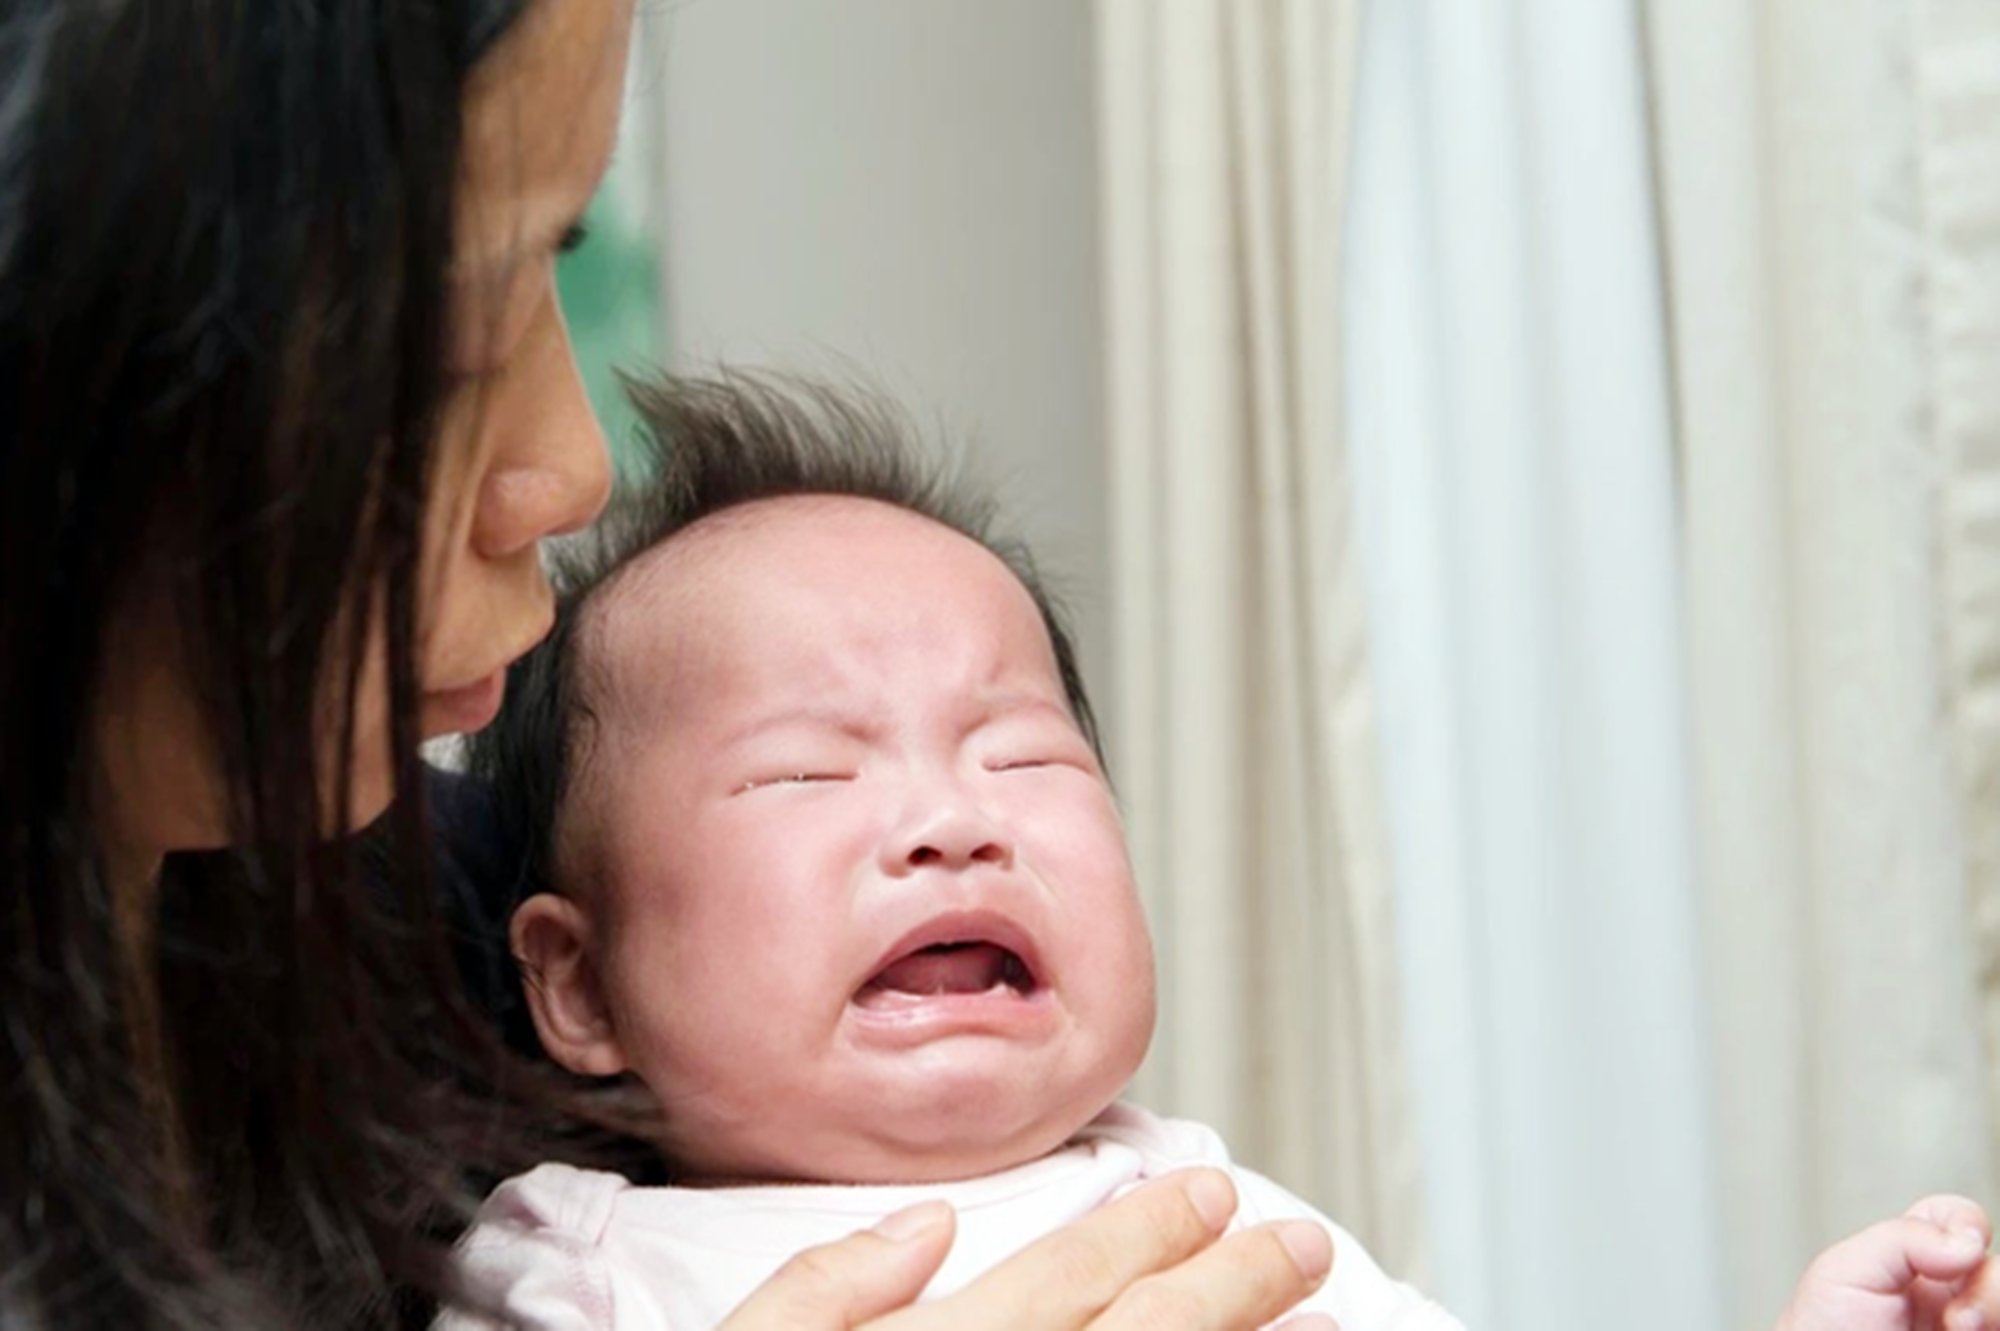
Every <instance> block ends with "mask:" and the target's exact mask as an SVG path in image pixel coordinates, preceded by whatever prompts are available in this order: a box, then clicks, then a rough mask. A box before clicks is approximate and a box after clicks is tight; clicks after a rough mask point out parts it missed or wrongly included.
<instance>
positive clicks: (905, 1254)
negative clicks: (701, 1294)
mask: <svg viewBox="0 0 2000 1331" xmlns="http://www.w3.org/2000/svg"><path fill="white" fill-rule="evenodd" d="M956 1228H957V1218H956V1216H955V1215H954V1214H953V1212H952V1210H951V1208H950V1207H949V1206H946V1205H945V1204H944V1203H943V1202H926V1203H924V1204H923V1205H921V1206H913V1207H910V1208H909V1209H907V1210H904V1211H898V1212H897V1213H896V1214H894V1215H892V1216H890V1217H889V1218H888V1219H886V1220H884V1221H883V1222H882V1223H881V1224H879V1225H877V1226H876V1227H875V1228H874V1229H872V1230H868V1231H866V1232H864V1233H860V1234H850V1235H848V1236H847V1237H846V1238H844V1239H842V1240H840V1241H839V1242H838V1243H829V1244H826V1245H825V1246H823V1247H818V1248H809V1249H807V1250H806V1251H805V1252H802V1253H800V1254H799V1255H798V1256H796V1257H794V1258H792V1260H790V1261H789V1262H786V1263H785V1265H784V1266H783V1267H781V1268H780V1269H779V1271H778V1273H777V1274H776V1275H774V1276H772V1277H771V1278H770V1279H769V1280H767V1281H765V1282H764V1283H763V1285H761V1286H760V1287H759V1288H758V1290H757V1292H756V1293H754V1294H752V1295H751V1296H750V1297H749V1298H748V1299H746V1300H744V1302H743V1305H742V1306H741V1307H739V1308H738V1309H737V1310H736V1311H735V1312H733V1313H731V1314H730V1315H729V1320H728V1321H726V1322H724V1323H723V1324H722V1327H721V1331H850V1328H853V1327H857V1326H860V1325H861V1324H862V1323H863V1322H866V1321H868V1320H869V1319H870V1318H872V1317H879V1316H881V1315H882V1314H883V1313H886V1312H888V1311H890V1310H891V1309H894V1308H901V1307H905V1306H906V1305H908V1304H909V1303H911V1302H912V1301H913V1300H915V1299H916V1297H917V1295H919V1294H921V1293H923V1289H924V1286H925V1284H927V1283H928V1282H929V1281H930V1278H931V1276H932V1275H934V1274H935V1273H936V1272H937V1269H938V1267H939V1266H941V1265H943V1263H944V1258H945V1254H946V1253H947V1252H949V1251H950V1250H951V1239H952V1235H953V1233H954V1232H955V1231H956Z"/></svg>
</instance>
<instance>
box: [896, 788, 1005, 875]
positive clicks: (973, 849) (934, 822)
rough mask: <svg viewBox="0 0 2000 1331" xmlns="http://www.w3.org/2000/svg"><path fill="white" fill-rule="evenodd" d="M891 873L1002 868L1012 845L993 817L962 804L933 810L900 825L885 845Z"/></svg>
mask: <svg viewBox="0 0 2000 1331" xmlns="http://www.w3.org/2000/svg"><path fill="white" fill-rule="evenodd" d="M885 851H886V855H885V858H886V860H887V861H888V862H887V863H886V864H885V865H884V866H883V867H884V869H885V870H887V871H888V872H889V873H891V874H907V873H914V872H915V871H916V870H918V869H925V868H939V869H969V868H972V867H973V866H974V865H988V866H991V867H994V868H1005V867H1007V866H1008V865H1011V864H1012V863H1013V862H1014V847H1013V842H1012V840H1011V839H1010V838H1009V837H1008V836H1007V834H1006V831H1005V829H1004V828H1002V827H1001V826H1000V825H999V824H998V823H997V822H995V821H994V820H993V819H991V818H989V817H987V816H986V815H985V814H983V813H980V812H979V811H978V810H976V809H973V808H971V807H969V806H966V805H963V804H954V805H951V806H949V807H945V808H940V809H936V810H933V811H932V812H931V813H930V814H928V815H924V816H920V817H916V818H913V819H911V820H910V821H909V822H908V823H907V824H906V825H905V826H903V827H902V828H899V829H898V830H897V831H896V833H895V834H894V835H893V836H892V837H891V838H890V840H889V843H888V845H887V846H886V847H885Z"/></svg>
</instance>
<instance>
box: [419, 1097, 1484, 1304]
mask: <svg viewBox="0 0 2000 1331" xmlns="http://www.w3.org/2000/svg"><path fill="white" fill-rule="evenodd" d="M1190 1165H1215V1166H1219V1167H1221V1168H1223V1169H1226V1170H1228V1171H1229V1173H1230V1175H1231V1177H1232V1178H1234V1180H1235V1182H1236V1187H1237V1191H1238V1194H1239V1196H1240V1198H1241V1206H1240V1209H1239V1210H1238V1212H1237V1216H1236V1222H1235V1227H1238V1228H1240V1227H1242V1226H1245V1225H1254V1224H1258V1223H1261V1222H1263V1221H1266V1220H1276V1219H1289V1218H1304V1219H1311V1220H1317V1221H1319V1222H1320V1223H1321V1224H1324V1225H1326V1226H1327V1228H1328V1229H1329V1230H1331V1231H1332V1233H1333V1240H1334V1262H1333V1275H1332V1277H1331V1278H1330V1279H1329V1280H1328V1281H1327V1283H1326V1285H1325V1286H1324V1287H1323V1288H1322V1289H1321V1290H1320V1291H1319V1293H1318V1294H1317V1295H1315V1296H1314V1297H1313V1299H1311V1300H1310V1301H1309V1302H1308V1303H1306V1304H1305V1305H1303V1307H1302V1308H1301V1309H1300V1311H1307V1310H1311V1311H1321V1312H1327V1313H1331V1314H1332V1315H1333V1317H1334V1318H1335V1320H1336V1321H1338V1322H1339V1323H1340V1326H1341V1331H1464V1328H1463V1327H1462V1326H1461V1324H1460V1323H1459V1322H1458V1321H1457V1319H1455V1318H1453V1317H1452V1316H1451V1315H1450V1314H1449V1313H1447V1312H1445V1311H1444V1309H1442V1308H1440V1307H1439V1306H1438V1305H1436V1304H1435V1303H1432V1302H1430V1301H1429V1300H1427V1299H1425V1298H1424V1297H1423V1296H1422V1295H1420V1294H1418V1293H1417V1292H1416V1291H1415V1290H1413V1289H1411V1288H1410V1287H1409V1286H1407V1285H1403V1284H1400V1283H1398V1282H1396V1281H1394V1280H1391V1279H1390V1278H1389V1277H1388V1276H1386V1275H1384V1274H1383V1272H1382V1269H1381V1268H1380V1267H1378V1266H1377V1265H1376V1264H1375V1262H1374V1260H1373V1259H1372V1258H1370V1257H1369V1255H1368V1253H1367V1252H1366V1251H1365V1250H1364V1249H1363V1248H1362V1246H1361V1245H1360V1244H1359V1243H1357V1242H1356V1241H1355V1240H1354V1238H1353V1237H1352V1236H1350V1235H1349V1234H1348V1233H1347V1232H1346V1231H1344V1230H1342V1229H1341V1228H1340V1227H1339V1226H1337V1225H1335V1224H1333V1223H1332V1222H1331V1221H1329V1220H1327V1219H1326V1217H1324V1216H1322V1215H1320V1214H1319V1213H1318V1212H1317V1211H1315V1210H1313V1208H1312V1207H1310V1206H1308V1205H1306V1203H1304V1202H1302V1201H1300V1200H1299V1199H1298V1198H1296V1197H1294V1196H1293V1195H1292V1194H1291V1193H1289V1192H1286V1191H1285V1190H1284V1189H1283V1188H1280V1187H1279V1186H1278V1185H1277V1184H1275V1183H1273V1182H1271V1181H1270V1180H1269V1179H1266V1178H1264V1177H1263V1176H1262V1175H1259V1174H1256V1173H1253V1172H1251V1171H1250V1170H1247V1169H1242V1168H1239V1167H1237V1166H1235V1165H1233V1164H1231V1162H1230V1159H1229V1152H1228V1151H1227V1150H1226V1149H1225V1148H1224V1146H1223V1144H1222V1139H1221V1138H1219V1137H1218V1136H1216V1134H1215V1133H1214V1132H1212V1131H1210V1130H1209V1129H1208V1128H1205V1127H1203V1126H1201V1125H1200V1124H1198V1123H1188V1122H1182V1121H1177V1120H1172V1119H1162V1118H1158V1117H1155V1116H1154V1115H1152V1114H1149V1113H1147V1112H1146V1111H1145V1110H1143V1109H1139V1108H1136V1107H1134V1106H1131V1105H1122V1104H1121V1105H1113V1106H1112V1107H1111V1108H1110V1109H1107V1110H1106V1111H1105V1112H1104V1113H1103V1114H1101V1115H1099V1116H1098V1118H1097V1119H1096V1120H1095V1121H1094V1122H1092V1123H1091V1124H1090V1126H1088V1127H1086V1128H1085V1129H1084V1130H1083V1131H1082V1132H1080V1133H1078V1134H1077V1136H1076V1138H1075V1139H1074V1140H1073V1141H1071V1142H1070V1144H1069V1145H1067V1146H1065V1147H1063V1148H1062V1149H1061V1150H1059V1151H1056V1152H1054V1153H1053V1154H1050V1155H1047V1156H1043V1157H1042V1158H1041V1159H1039V1160H1035V1161H1032V1162H1030V1163H1028V1164H1025V1165H1020V1166H1017V1167H1016V1168H1013V1169H1009V1170H1005V1171H1002V1172H1001V1173H998V1174H988V1175H985V1176H983V1177H980V1178H974V1179H966V1180H963V1181H960V1182H956V1183H943V1184H920V1185H895V1184H892V1185H871V1186H865V1187H861V1186H850V1185H832V1184H765V1185H759V1186H756V1187H730V1188H675V1187H669V1188H660V1187H638V1186H636V1185H634V1184H632V1183H631V1182H630V1181H628V1180H627V1179H625V1178H623V1177H621V1176H619V1175H616V1174H607V1173H599V1172H596V1171H591V1170H581V1169H574V1168H571V1167H570V1166H568V1165H556V1164H549V1165H542V1166H540V1167H539V1168H536V1169H533V1170H530V1171H529V1172H527V1173H526V1174H522V1175H520V1176H519V1177H516V1178H513V1179H509V1180H508V1181H507V1182H506V1183H503V1184H501V1185H500V1187H499V1188H497V1189H495V1190H494V1193H493V1195H492V1196H491V1197H489V1198H487V1200H486V1202H485V1204H484V1205H483V1206H481V1207H480V1210H479V1215H478V1218H477V1219H476V1221H475V1222H474V1224H473V1228H472V1230H471V1232H470V1233H468V1234H467V1235H466V1237H465V1239H464V1241H463V1242H462V1243H461V1244H460V1246H459V1260H460V1263H461V1273H462V1276H463V1278H464V1279H465V1280H466V1282H467V1288H468V1290H469V1291H470V1293H471V1294H472V1296H473V1297H474V1299H475V1300H476V1301H477V1302H478V1303H479V1304H480V1305H481V1306H484V1307H490V1308H493V1309H495V1310H496V1313H497V1317H496V1318H494V1319H491V1320H489V1319H488V1318H487V1317H484V1316H474V1315H471V1314H468V1313H463V1312H452V1313H447V1314H445V1315H444V1316H443V1317H442V1318H440V1319H439V1321H438V1323H437V1325H438V1327H440V1328H451V1329H452V1331H471V1329H472V1328H483V1327H491V1326H496V1325H498V1326H519V1327H533V1328H548V1329H549V1331H584V1329H585V1328H593V1329H595V1328H605V1329H607V1331H608V1329H609V1328H616V1329H617V1331H668V1329H671V1331H692V1329H694V1328H707V1327H713V1326H715V1325H716V1324H717V1323H719V1322H721V1321H722V1320H723V1319H724V1318H725V1317H727V1316H728V1315H729V1313H730V1312H731V1311H733V1310H734V1309H735V1308H736V1306H737V1305H738V1304H740V1303H742V1302H743V1300H744V1299H745V1298H747V1297H749V1295H750V1293H751V1292H752V1291H753V1290H755V1289H756V1288H757V1287H758V1286H759V1285H761V1284H763V1283H764V1281H765V1280H767V1279H769V1278H770V1277H771V1275H772V1274H774V1273H775V1272H776V1271H777V1269H778V1268H779V1267H780V1266H782V1265H783V1264H784V1263H785V1261H786V1260H787V1259H788V1258H790V1257H791V1256H792V1255H793V1254H795V1253H797V1252H799V1251H801V1250H803V1249H805V1248H810V1247H814V1246H816V1245H818V1244H822V1243H829V1242H832V1241H833V1240H835V1239H839V1238H843V1237H845V1236H846V1235H848V1234H851V1233H853V1232H854V1231H856V1230H858V1229H866V1228H868V1227H869V1226H871V1225H873V1224H875V1223H876V1222H877V1221H879V1220H881V1219H882V1218H883V1217H884V1216H886V1215H888V1214H889V1213H890V1212H892V1211H896V1210H899V1209H900V1208H902V1207H904V1206H907V1205H910V1204H912V1203H914V1202H919V1201H924V1200H928V1199H930V1198H937V1197H941V1198H943V1199H944V1200H946V1201H948V1202H950V1203H951V1204H952V1205H953V1206H954V1207H955V1208H957V1211H958V1238H957V1240H956V1242H955V1243H954V1244H953V1246H952V1251H951V1256H950V1257H949V1258H947V1259H946V1261H945V1264H944V1268H943V1269H942V1270H941V1271H939V1272H938V1274H937V1276H936V1278H935V1279H933V1280H932V1281H931V1283H930V1286H929V1287H928V1288H927V1289H926V1290H925V1292H924V1297H925V1298H927V1299H929V1298H937V1297H939V1296H942V1295H945V1294H950V1293H952V1292H954V1291H956V1290H958V1289H960V1288H962V1287H964V1286H965V1285H966V1284H968V1283H970V1282H971V1281H972V1280H973V1279H975V1278H976V1277H978V1276H979V1275H981V1274H983V1273H984V1272H985V1271H987V1270H989V1269H990V1268H992V1267H993V1266H994V1265H995V1264H996V1263H998V1262H1000V1261H1001V1260H1002V1259H1004V1258H1006V1257H1008V1256H1010V1255H1012V1254H1013V1253H1015V1252H1018V1251H1019V1250H1020V1249H1021V1248H1023V1247H1025V1246H1027V1245H1028V1244H1029V1243H1031V1242H1033V1241H1034V1240H1036V1239H1038V1238H1040V1237H1042V1236H1043V1235H1045V1234H1048V1233H1051V1232H1053V1231H1054V1230H1057V1229H1060V1228H1061V1227H1062V1226H1063V1225H1065V1224H1068V1223H1069V1222H1070V1221H1072V1220H1076V1219H1078V1218H1079V1217H1081V1216H1083V1215H1085V1214H1087V1213H1089V1212H1090V1211H1092V1210H1094V1209H1096V1208H1097V1207H1099V1206H1102V1205H1104V1204H1105V1203H1106V1202H1108V1201H1111V1200H1112V1199H1113V1198H1115V1197H1117V1196H1119V1195H1120V1194H1122V1193H1124V1192H1126V1191H1127V1190H1129V1189H1130V1188H1132V1187H1134V1186H1135V1185H1137V1184H1138V1183H1141V1182H1143V1181H1144V1180H1146V1179H1150V1178H1154V1177H1157V1176H1158V1175H1161V1174H1164V1173H1168V1172H1170V1171H1172V1170H1175V1169H1182V1168H1186V1167H1187V1166H1190Z"/></svg>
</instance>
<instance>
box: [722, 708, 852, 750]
mask: <svg viewBox="0 0 2000 1331" xmlns="http://www.w3.org/2000/svg"><path fill="white" fill-rule="evenodd" d="M875 729H876V727H875V726H874V725H873V724H872V723H870V722H869V721H868V720H867V719H866V718H865V717H862V716H860V715H857V714H856V713H854V712H852V711H850V710H848V709H845V708H839V707H829V706H827V705H825V704H824V703H806V704H803V705H801V706H798V707H784V708H780V709H778V710H776V711H771V712H764V713H761V714H759V715H757V716H753V717H751V718H750V719H749V720H747V721H745V722H743V724H741V725H739V726H736V727H734V728H733V729H731V730H730V731H728V732H727V733H726V734H725V735H724V736H723V737H722V742H723V744H725V745H734V744H741V743H744V742H745V741H747V740H752V739H756V738H758V737H759V736H762V735H768V734H770V733H771V732H772V731H774V730H822V731H833V732H835V733H837V734H841V735H845V736H849V737H852V738H854V739H866V738H867V737H868V736H869V735H870V734H872V733H873V732H874V730H875Z"/></svg>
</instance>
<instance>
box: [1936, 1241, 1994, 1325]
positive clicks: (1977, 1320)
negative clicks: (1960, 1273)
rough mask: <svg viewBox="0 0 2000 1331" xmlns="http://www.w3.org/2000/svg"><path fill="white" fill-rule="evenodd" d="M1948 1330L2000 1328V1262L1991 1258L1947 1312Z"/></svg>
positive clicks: (1955, 1298)
mask: <svg viewBox="0 0 2000 1331" xmlns="http://www.w3.org/2000/svg"><path fill="white" fill-rule="evenodd" d="M1944 1326H1945V1331H1994V1329H1995V1328H1996V1327H2000V1262H1995V1261H1993V1260H1992V1259H1991V1258H1988V1259H1987V1260H1986V1261H1985V1262H1983V1263H1982V1264H1981V1265H1980V1267H1979V1268H1978V1270H1977V1271H1975V1272H1974V1273H1973V1275H1972V1277H1971V1279H1970V1280H1969V1281H1968V1282H1967V1283H1966V1286H1965V1288H1964V1289H1963V1290H1960V1291H1959V1293H1958V1294H1957V1295H1955V1296H1954V1297H1953V1298H1952V1300H1951V1302H1950V1303H1948V1304H1946V1305H1945V1309H1944Z"/></svg>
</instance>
